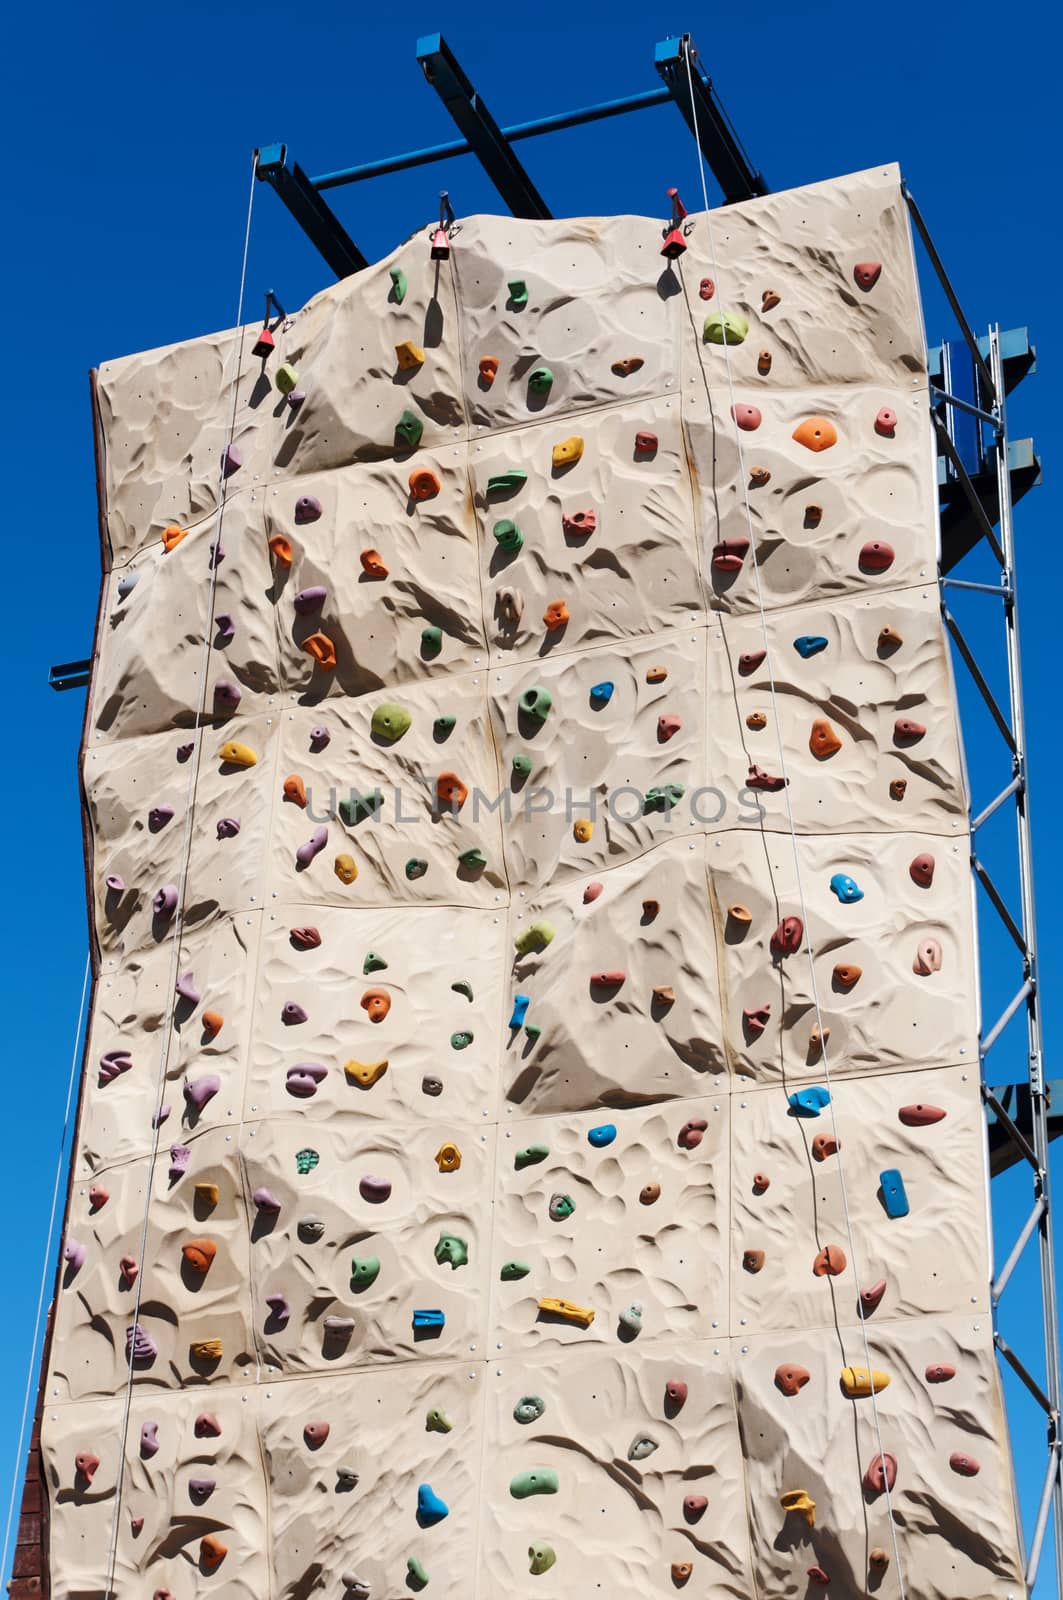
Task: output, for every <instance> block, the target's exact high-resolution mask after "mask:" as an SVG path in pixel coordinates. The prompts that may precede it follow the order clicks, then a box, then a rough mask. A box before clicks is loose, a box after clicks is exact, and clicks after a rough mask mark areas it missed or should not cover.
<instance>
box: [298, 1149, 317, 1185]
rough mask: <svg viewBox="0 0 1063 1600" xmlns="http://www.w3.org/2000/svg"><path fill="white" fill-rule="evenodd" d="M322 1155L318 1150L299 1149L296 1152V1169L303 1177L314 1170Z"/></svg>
mask: <svg viewBox="0 0 1063 1600" xmlns="http://www.w3.org/2000/svg"><path fill="white" fill-rule="evenodd" d="M320 1160H321V1157H320V1156H319V1155H318V1153H317V1151H316V1150H297V1151H296V1152H295V1170H296V1172H298V1174H299V1176H300V1177H301V1178H305V1177H306V1175H307V1173H309V1172H313V1170H314V1168H315V1167H316V1166H317V1164H318V1162H319V1161H320Z"/></svg>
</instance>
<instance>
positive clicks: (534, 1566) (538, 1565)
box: [528, 1544, 557, 1576]
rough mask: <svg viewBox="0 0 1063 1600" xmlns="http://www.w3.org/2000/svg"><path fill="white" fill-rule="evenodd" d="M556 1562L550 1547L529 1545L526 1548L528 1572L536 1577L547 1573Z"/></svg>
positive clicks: (546, 1545)
mask: <svg viewBox="0 0 1063 1600" xmlns="http://www.w3.org/2000/svg"><path fill="white" fill-rule="evenodd" d="M556 1560H557V1556H556V1554H555V1553H554V1549H553V1546H552V1545H548V1544H530V1545H529V1546H528V1571H529V1572H531V1573H533V1574H535V1575H536V1576H541V1575H542V1574H543V1573H544V1572H549V1570H550V1568H551V1567H552V1566H553V1564H554V1562H555V1561H556Z"/></svg>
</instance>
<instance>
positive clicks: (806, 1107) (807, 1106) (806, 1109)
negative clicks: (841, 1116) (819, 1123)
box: [789, 1083, 830, 1117]
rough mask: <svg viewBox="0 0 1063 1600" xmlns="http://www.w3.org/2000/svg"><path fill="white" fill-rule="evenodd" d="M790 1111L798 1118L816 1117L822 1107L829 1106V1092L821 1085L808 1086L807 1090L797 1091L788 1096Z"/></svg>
mask: <svg viewBox="0 0 1063 1600" xmlns="http://www.w3.org/2000/svg"><path fill="white" fill-rule="evenodd" d="M789 1100H790V1109H791V1110H792V1111H793V1113H794V1115H795V1116H798V1117H818V1116H819V1114H820V1112H821V1111H822V1110H823V1107H824V1106H829V1105H830V1090H829V1089H824V1088H823V1086H822V1084H819V1083H812V1084H809V1086H808V1088H807V1089H798V1090H797V1092H796V1093H795V1094H792V1095H790V1096H789Z"/></svg>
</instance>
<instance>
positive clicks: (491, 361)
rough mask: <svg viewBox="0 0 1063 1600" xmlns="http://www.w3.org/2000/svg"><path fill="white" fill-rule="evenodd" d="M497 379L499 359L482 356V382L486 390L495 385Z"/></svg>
mask: <svg viewBox="0 0 1063 1600" xmlns="http://www.w3.org/2000/svg"><path fill="white" fill-rule="evenodd" d="M497 377H498V357H497V356H481V357H480V382H481V383H482V384H483V386H484V388H485V389H490V387H491V385H492V384H493V383H494V381H495V379H496V378H497Z"/></svg>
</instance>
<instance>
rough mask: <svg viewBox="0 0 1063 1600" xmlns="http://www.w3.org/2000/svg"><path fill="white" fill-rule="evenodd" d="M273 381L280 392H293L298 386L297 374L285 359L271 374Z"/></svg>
mask: <svg viewBox="0 0 1063 1600" xmlns="http://www.w3.org/2000/svg"><path fill="white" fill-rule="evenodd" d="M273 381H274V383H275V384H276V385H277V388H278V389H279V390H280V392H281V394H294V392H295V390H296V389H298V387H299V374H298V373H297V372H296V370H295V368H294V367H293V366H291V365H290V364H289V362H287V361H285V362H284V363H283V364H282V365H281V366H279V367H278V368H277V370H276V372H275V373H274V374H273Z"/></svg>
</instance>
